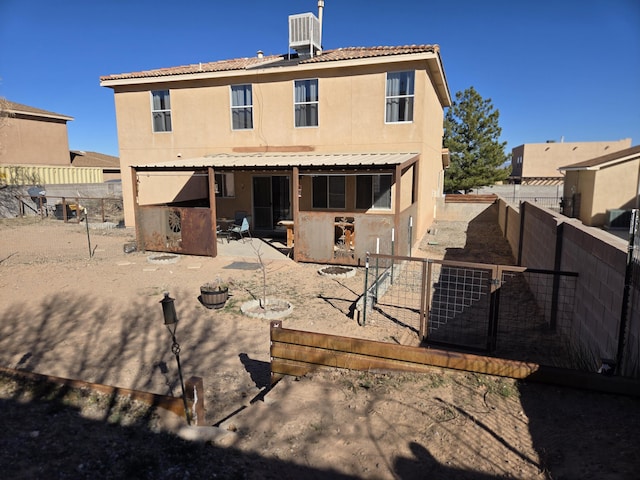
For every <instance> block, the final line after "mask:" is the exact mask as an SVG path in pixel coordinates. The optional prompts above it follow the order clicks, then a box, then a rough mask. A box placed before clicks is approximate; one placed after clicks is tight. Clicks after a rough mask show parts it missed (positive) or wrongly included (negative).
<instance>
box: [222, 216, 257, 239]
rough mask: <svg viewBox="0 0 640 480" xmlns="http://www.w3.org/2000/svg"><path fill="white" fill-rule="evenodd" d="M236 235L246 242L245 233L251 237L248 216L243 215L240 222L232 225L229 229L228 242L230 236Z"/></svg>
mask: <svg viewBox="0 0 640 480" xmlns="http://www.w3.org/2000/svg"><path fill="white" fill-rule="evenodd" d="M236 235H237V236H238V240H242V243H244V239H245V235H246V236H248V237H249V238H251V232H250V231H249V217H248V216H245V217H243V218H242V221H241V222H240V224H238V225H232V226H231V228H229V229H228V230H227V243H228V242H229V238H231V237H232V236H236Z"/></svg>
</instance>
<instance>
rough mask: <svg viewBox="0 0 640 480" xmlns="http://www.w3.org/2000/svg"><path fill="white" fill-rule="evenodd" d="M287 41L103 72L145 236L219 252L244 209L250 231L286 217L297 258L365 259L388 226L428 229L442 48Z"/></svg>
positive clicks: (441, 101) (385, 248)
mask: <svg viewBox="0 0 640 480" xmlns="http://www.w3.org/2000/svg"><path fill="white" fill-rule="evenodd" d="M293 17H305V21H306V19H308V20H309V21H310V22H315V21H317V19H316V18H315V16H313V15H312V14H303V15H302V16H293ZM293 17H289V21H290V25H291V23H292V22H293V21H295V19H293V20H292V18H293ZM290 39H291V36H290ZM302 43H303V44H304V42H302ZM290 46H291V47H292V48H296V49H297V51H298V53H297V54H285V55H269V56H266V55H263V54H262V52H258V54H257V56H255V57H253V58H237V59H232V60H223V61H218V62H211V63H200V64H195V65H186V66H180V67H171V68H162V69H157V70H150V71H143V72H134V73H124V74H117V75H108V76H103V77H101V79H100V81H101V85H102V86H105V87H109V88H112V89H113V91H114V96H115V106H116V117H117V126H118V139H119V146H120V164H121V171H122V173H123V178H122V183H123V185H122V187H123V188H122V189H123V197H124V204H125V220H126V224H127V226H133V225H135V227H136V235H137V240H138V244H139V247H140V248H144V249H147V250H156V251H172V252H180V253H189V254H199V255H212V256H215V255H216V254H217V248H216V235H217V234H216V226H217V225H218V224H220V223H221V221H220V220H221V219H222V218H226V219H230V218H234V216H235V215H236V213H238V212H246V213H247V215H248V216H249V217H250V227H251V231H252V233H253V234H257V235H265V236H268V235H273V234H274V233H276V232H278V231H284V230H283V229H284V228H287V229H289V233H291V234H292V237H290V238H292V239H293V242H294V244H295V248H294V259H295V260H297V261H311V262H319V263H340V264H362V263H363V262H364V259H365V257H366V252H367V251H373V252H375V249H376V245H377V244H378V243H379V244H380V251H381V252H389V251H390V248H391V238H392V229H393V235H394V242H395V252H396V253H398V254H406V253H407V252H408V251H409V250H410V247H409V245H410V244H413V243H415V242H416V241H417V240H418V239H419V238H420V237H421V236H422V235H423V234H424V233H425V232H426V230H427V228H428V226H429V225H430V224H431V223H432V222H433V221H434V218H435V205H436V197H438V196H440V195H441V194H442V184H443V171H444V167H443V163H445V162H446V156H444V155H443V149H442V136H443V111H444V108H445V107H448V106H450V104H451V98H450V93H449V89H448V86H447V80H446V77H445V74H444V69H443V66H442V61H441V58H440V49H439V47H438V46H437V45H412V46H398V47H363V48H339V49H334V50H325V51H321V50H320V49H319V45H317V44H316V43H314V42H313V41H312V40H310V43H309V44H306V45H300V44H299V43H294V42H291V41H290ZM378 239H379V240H378Z"/></svg>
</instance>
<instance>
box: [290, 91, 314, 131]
mask: <svg viewBox="0 0 640 480" xmlns="http://www.w3.org/2000/svg"><path fill="white" fill-rule="evenodd" d="M294 90H295V92H294V109H295V122H296V127H317V126H318V79H313V80H296V81H295V87H294Z"/></svg>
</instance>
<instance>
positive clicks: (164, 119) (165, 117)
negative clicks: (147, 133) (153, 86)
mask: <svg viewBox="0 0 640 480" xmlns="http://www.w3.org/2000/svg"><path fill="white" fill-rule="evenodd" d="M151 118H152V119H153V131H154V132H170V131H171V100H170V98H169V90H154V91H152V92H151Z"/></svg>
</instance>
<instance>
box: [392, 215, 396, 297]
mask: <svg viewBox="0 0 640 480" xmlns="http://www.w3.org/2000/svg"><path fill="white" fill-rule="evenodd" d="M395 236H396V229H395V228H392V229H391V257H393V250H394V245H393V244H394V241H395ZM394 263H395V260H394V259H393V258H391V285H393V264H394Z"/></svg>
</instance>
